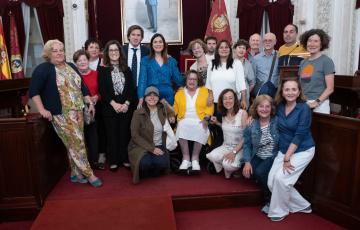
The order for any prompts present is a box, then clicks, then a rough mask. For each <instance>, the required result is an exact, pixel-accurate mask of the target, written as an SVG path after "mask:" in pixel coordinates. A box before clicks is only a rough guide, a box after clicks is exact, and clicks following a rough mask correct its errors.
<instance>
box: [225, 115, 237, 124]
mask: <svg viewBox="0 0 360 230" xmlns="http://www.w3.org/2000/svg"><path fill="white" fill-rule="evenodd" d="M225 121H226V122H227V123H230V124H234V123H235V116H231V115H230V117H229V115H226V116H225Z"/></svg>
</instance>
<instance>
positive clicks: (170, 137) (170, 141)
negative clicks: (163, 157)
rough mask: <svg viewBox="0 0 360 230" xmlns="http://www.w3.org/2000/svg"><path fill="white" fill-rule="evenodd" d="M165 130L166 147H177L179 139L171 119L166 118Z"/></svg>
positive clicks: (169, 148)
mask: <svg viewBox="0 0 360 230" xmlns="http://www.w3.org/2000/svg"><path fill="white" fill-rule="evenodd" d="M164 132H166V149H167V150H169V151H173V150H174V149H176V147H177V140H176V137H175V134H174V131H173V130H172V128H171V126H170V123H169V121H168V120H167V119H166V120H165V124H164Z"/></svg>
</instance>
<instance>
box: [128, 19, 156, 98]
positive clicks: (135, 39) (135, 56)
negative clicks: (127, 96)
mask: <svg viewBox="0 0 360 230" xmlns="http://www.w3.org/2000/svg"><path fill="white" fill-rule="evenodd" d="M127 38H128V40H129V44H126V45H124V46H123V51H124V54H125V57H126V58H127V63H128V66H129V67H130V69H131V71H132V74H133V82H134V86H135V90H137V85H138V82H139V73H140V60H141V58H143V57H145V56H147V55H149V52H150V50H149V48H147V47H145V46H143V45H141V41H142V40H143V38H144V30H143V28H141V26H139V25H132V26H130V27H129V28H128V31H127ZM135 92H136V91H135Z"/></svg>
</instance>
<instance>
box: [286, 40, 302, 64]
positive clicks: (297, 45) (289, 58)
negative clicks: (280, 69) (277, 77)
mask: <svg viewBox="0 0 360 230" xmlns="http://www.w3.org/2000/svg"><path fill="white" fill-rule="evenodd" d="M299 46H300V45H299V44H296V46H295V48H294V49H292V50H291V51H290V52H289V53H288V54H287V55H288V56H289V57H288V61H287V64H286V66H289V63H290V60H291V55H290V54H291V53H292V52H293V51H294V50H295V49H296V48H298V47H299Z"/></svg>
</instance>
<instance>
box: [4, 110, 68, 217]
mask: <svg viewBox="0 0 360 230" xmlns="http://www.w3.org/2000/svg"><path fill="white" fill-rule="evenodd" d="M0 152H1V154H0V185H1V188H0V220H24V219H33V218H35V217H36V215H37V214H38V212H39V211H40V209H41V207H42V206H43V203H44V199H45V197H46V195H47V194H48V193H49V192H50V191H51V189H52V188H53V186H54V185H55V184H56V183H57V182H58V180H59V179H60V178H61V177H62V176H63V175H64V173H65V170H66V168H67V159H66V149H65V147H64V145H63V144H62V143H61V141H60V139H59V138H58V137H57V135H56V133H55V131H54V129H53V127H52V126H51V123H50V122H48V121H45V120H44V119H42V118H39V117H38V116H35V117H31V116H29V117H27V118H10V119H0Z"/></svg>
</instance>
